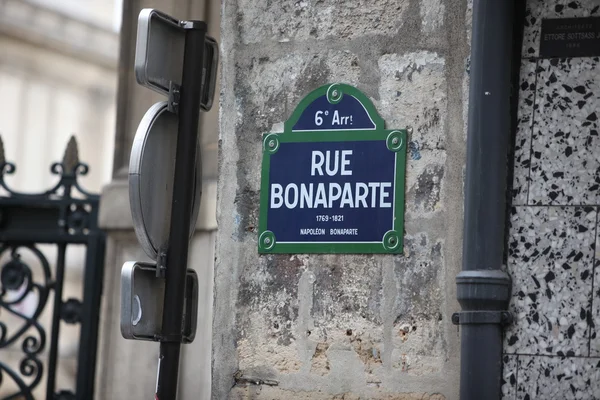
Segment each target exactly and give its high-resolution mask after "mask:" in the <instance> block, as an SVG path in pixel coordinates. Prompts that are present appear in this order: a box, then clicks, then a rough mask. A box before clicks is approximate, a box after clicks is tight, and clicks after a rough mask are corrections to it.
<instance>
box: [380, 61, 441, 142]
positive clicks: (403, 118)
mask: <svg viewBox="0 0 600 400" xmlns="http://www.w3.org/2000/svg"><path fill="white" fill-rule="evenodd" d="M379 70H380V73H381V83H380V86H379V96H380V98H381V102H380V106H379V112H380V114H381V116H382V117H383V119H384V120H386V122H387V126H388V127H391V128H402V127H407V126H412V127H413V129H414V132H413V134H412V138H411V140H412V141H414V142H417V143H418V145H419V146H420V148H421V149H430V150H432V149H444V148H445V145H446V138H445V124H446V122H445V121H446V115H447V95H446V92H447V87H446V78H445V60H444V58H443V57H440V56H439V55H437V54H436V53H432V52H428V51H419V52H415V53H408V54H403V55H399V54H386V55H384V56H383V57H381V58H380V59H379Z"/></svg>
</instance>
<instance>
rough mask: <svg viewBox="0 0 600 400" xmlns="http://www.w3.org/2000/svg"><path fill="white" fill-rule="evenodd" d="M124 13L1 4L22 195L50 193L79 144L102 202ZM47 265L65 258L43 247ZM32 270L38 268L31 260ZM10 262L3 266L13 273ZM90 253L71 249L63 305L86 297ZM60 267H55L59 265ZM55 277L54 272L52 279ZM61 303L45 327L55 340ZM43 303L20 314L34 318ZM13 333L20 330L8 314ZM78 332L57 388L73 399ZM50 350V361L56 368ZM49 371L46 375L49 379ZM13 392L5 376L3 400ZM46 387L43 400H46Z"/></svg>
mask: <svg viewBox="0 0 600 400" xmlns="http://www.w3.org/2000/svg"><path fill="white" fill-rule="evenodd" d="M120 14H121V4H120V3H119V2H118V1H112V0H86V1H77V0H35V1H34V0H31V1H29V0H0V48H1V49H2V51H0V136H1V138H2V141H3V145H4V155H5V157H6V160H7V161H9V162H13V163H15V164H16V166H17V169H16V172H15V173H14V174H13V175H10V176H8V178H7V182H8V184H9V185H10V187H11V188H12V189H14V190H17V191H21V192H43V191H45V190H47V189H49V188H50V187H51V186H52V185H53V184H54V183H55V182H56V180H57V179H58V177H57V176H55V175H52V174H51V173H50V165H51V164H52V163H53V162H56V161H61V160H62V158H63V154H64V152H65V149H66V146H67V142H68V140H69V138H70V137H71V136H75V138H76V139H77V142H78V143H79V157H80V159H81V161H82V162H86V163H88V164H89V165H90V172H89V174H88V175H87V176H85V177H82V178H81V183H82V184H83V186H84V187H85V188H87V189H88V190H89V191H91V192H96V193H99V192H100V189H101V188H102V186H103V185H104V184H105V183H106V182H108V181H109V180H110V177H111V173H112V160H113V148H114V124H115V113H116V107H115V104H116V88H117V60H118V46H119V41H118V37H119V35H118V29H119V26H120ZM40 249H41V250H42V251H43V252H44V254H45V255H46V257H47V258H48V260H50V261H51V262H52V261H53V260H56V249H55V248H54V247H51V246H40ZM22 256H23V258H24V260H25V261H30V262H31V263H34V262H36V261H35V260H33V259H31V260H28V256H31V254H22ZM7 258H8V254H4V256H3V257H2V260H0V263H2V264H4V262H5V261H6V259H7ZM83 265H84V249H83V248H81V247H78V246H74V247H73V248H70V250H68V252H67V259H66V268H67V270H66V278H65V279H66V280H65V287H64V292H63V299H67V298H70V297H76V298H81V294H82V273H83V268H82V267H83ZM52 268H54V265H52ZM53 274H54V273H53ZM51 301H52V300H51V299H50V302H49V303H47V304H46V307H45V311H44V313H43V314H42V315H41V318H40V320H41V322H42V324H43V326H44V327H45V328H46V333H47V335H49V334H50V329H49V327H50V320H51V318H52V302H51ZM36 304H37V298H36V297H35V296H33V295H32V296H28V297H26V299H25V300H24V301H23V302H22V304H20V305H19V307H20V308H21V311H23V312H24V313H25V314H27V313H28V310H30V309H32V308H33V309H35V306H36ZM0 318H2V321H3V322H5V323H7V324H8V329H9V332H10V330H11V329H14V328H16V326H15V325H17V324H16V321H12V324H13V325H14V326H11V320H10V318H9V316H8V313H3V314H2V315H1V317H0ZM78 333H79V327H78V326H73V325H66V324H64V323H63V324H61V335H60V338H61V339H60V343H59V367H58V371H57V388H58V389H59V390H61V389H64V390H73V389H74V387H75V376H74V374H75V371H76V369H75V367H76V357H77V348H78V341H77V337H78ZM20 347H21V343H20V342H19V343H17V345H15V347H14V348H11V349H3V350H2V356H1V358H2V361H3V362H4V363H7V364H9V365H10V366H11V367H13V368H15V367H16V369H17V370H18V365H19V362H20V361H21V359H22V358H23V353H22V351H21V348H20ZM48 348H49V345H46V350H45V353H46V354H45V355H44V356H43V357H41V360H42V361H44V362H45V361H46V360H47V351H48ZM46 375H47V372H45V373H44V378H45V376H46ZM10 392H11V382H10V379H9V378H8V377H6V375H5V379H4V380H3V384H2V385H1V386H0V398H3V397H4V396H6V395H7V394H8V393H10ZM43 393H45V379H44V380H42V382H41V383H40V384H39V385H38V386H37V389H36V391H35V392H34V395H35V396H36V398H43Z"/></svg>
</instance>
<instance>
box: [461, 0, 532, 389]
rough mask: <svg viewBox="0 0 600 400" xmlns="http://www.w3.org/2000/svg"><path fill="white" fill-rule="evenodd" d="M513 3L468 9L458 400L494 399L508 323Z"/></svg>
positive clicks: (493, 1) (480, 0)
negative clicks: (506, 267) (470, 16)
mask: <svg viewBox="0 0 600 400" xmlns="http://www.w3.org/2000/svg"><path fill="white" fill-rule="evenodd" d="M517 3H521V1H519V0H474V3H473V31H472V32H473V33H472V42H471V72H470V82H471V83H470V90H469V124H468V137H467V169H466V179H465V203H464V204H465V207H464V213H465V217H464V239H463V270H462V272H461V273H459V274H458V276H457V277H456V284H457V299H458V302H459V303H460V305H461V308H462V311H461V312H459V313H456V314H454V315H453V316H452V321H453V322H454V323H455V324H460V328H461V334H462V336H461V371H460V375H461V376H460V399H461V400H498V399H500V396H501V387H500V385H501V378H502V329H503V326H504V325H505V324H507V323H509V322H510V321H511V315H510V314H509V312H508V310H507V309H508V302H509V299H510V289H511V281H510V277H509V276H508V274H507V273H506V272H504V271H503V270H502V269H501V266H502V264H503V260H504V257H503V255H504V254H503V253H504V242H505V219H506V215H507V214H506V195H507V194H506V193H507V192H506V190H507V162H508V154H509V151H510V142H511V88H512V83H513V82H511V78H512V76H511V75H512V72H513V51H514V48H515V44H514V42H513V39H519V38H518V35H513V25H515V17H516V16H517V15H516V14H518V13H515V11H516V4H517ZM514 36H516V37H514ZM515 62H517V63H519V64H520V58H517V59H516V60H515Z"/></svg>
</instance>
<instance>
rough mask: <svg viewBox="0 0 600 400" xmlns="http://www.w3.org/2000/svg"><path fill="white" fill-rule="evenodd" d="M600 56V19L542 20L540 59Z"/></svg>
mask: <svg viewBox="0 0 600 400" xmlns="http://www.w3.org/2000/svg"><path fill="white" fill-rule="evenodd" d="M596 56H600V17H588V18H560V19H544V20H542V34H541V39H540V57H542V58H552V57H596Z"/></svg>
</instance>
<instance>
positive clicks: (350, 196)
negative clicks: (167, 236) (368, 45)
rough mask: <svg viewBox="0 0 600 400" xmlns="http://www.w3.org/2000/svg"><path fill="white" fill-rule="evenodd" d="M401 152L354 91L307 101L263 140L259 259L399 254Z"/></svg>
mask: <svg viewBox="0 0 600 400" xmlns="http://www.w3.org/2000/svg"><path fill="white" fill-rule="evenodd" d="M406 144H407V134H406V130H386V129H384V122H383V120H382V119H381V118H380V117H379V115H378V114H377V112H376V111H375V109H374V107H373V104H372V103H371V101H370V100H369V99H368V98H367V97H366V96H365V95H364V94H362V93H361V92H360V91H358V89H356V88H354V87H352V86H348V85H343V84H333V85H325V86H322V87H321V88H319V89H317V90H315V91H313V92H312V93H310V94H309V95H308V96H307V97H306V98H305V99H304V100H302V101H301V102H300V104H299V105H298V107H297V108H296V111H294V113H293V114H292V117H291V118H290V119H289V120H288V121H287V122H286V123H285V124H284V132H283V133H271V134H267V135H265V136H264V138H263V168H262V178H261V179H262V181H261V206H260V222H259V252H261V253H399V252H402V237H403V223H404V218H403V217H404V176H405V165H406V148H407V145H406Z"/></svg>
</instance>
